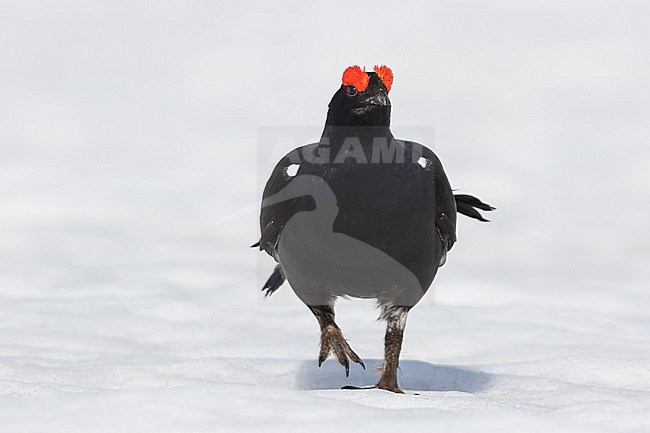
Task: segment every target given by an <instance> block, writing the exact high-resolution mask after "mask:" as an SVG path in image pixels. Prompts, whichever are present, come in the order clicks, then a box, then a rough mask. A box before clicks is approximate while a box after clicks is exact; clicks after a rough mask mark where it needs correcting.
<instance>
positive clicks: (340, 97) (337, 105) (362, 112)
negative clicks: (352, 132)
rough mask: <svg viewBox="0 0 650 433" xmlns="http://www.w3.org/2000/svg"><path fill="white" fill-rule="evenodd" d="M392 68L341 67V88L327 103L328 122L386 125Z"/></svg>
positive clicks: (340, 124)
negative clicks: (369, 70) (370, 69)
mask: <svg viewBox="0 0 650 433" xmlns="http://www.w3.org/2000/svg"><path fill="white" fill-rule="evenodd" d="M392 85H393V72H392V71H391V70H390V68H389V67H388V66H385V65H382V66H375V67H374V68H373V71H372V72H366V68H365V67H364V68H363V69H361V67H359V66H356V65H355V66H350V67H348V68H347V69H346V70H345V71H343V77H342V84H341V88H340V89H339V90H338V91H337V92H336V93H335V94H334V96H333V97H332V100H331V101H330V104H329V111H328V113H327V124H328V125H330V126H389V125H390V108H391V104H390V99H389V98H388V92H389V91H390V89H391V87H392Z"/></svg>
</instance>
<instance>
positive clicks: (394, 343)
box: [342, 306, 411, 394]
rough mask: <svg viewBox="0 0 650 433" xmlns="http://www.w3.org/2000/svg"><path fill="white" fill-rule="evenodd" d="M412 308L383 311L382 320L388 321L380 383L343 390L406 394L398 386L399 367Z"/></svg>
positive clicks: (391, 308)
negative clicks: (407, 318) (408, 317)
mask: <svg viewBox="0 0 650 433" xmlns="http://www.w3.org/2000/svg"><path fill="white" fill-rule="evenodd" d="M410 309H411V307H394V306H385V307H382V310H381V317H380V318H381V319H383V320H386V337H385V339H384V365H383V366H382V369H381V377H380V378H379V382H377V384H376V385H373V386H363V387H358V386H354V385H346V386H344V387H343V388H342V389H385V390H387V391H391V392H395V393H397V394H404V391H402V390H401V389H400V388H399V386H397V367H398V366H399V354H400V352H401V351H402V340H403V339H404V328H405V327H406V316H407V315H408V312H409V310H410Z"/></svg>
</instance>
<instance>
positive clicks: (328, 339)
mask: <svg viewBox="0 0 650 433" xmlns="http://www.w3.org/2000/svg"><path fill="white" fill-rule="evenodd" d="M330 354H334V356H335V357H336V359H337V360H338V362H339V364H341V365H342V366H343V367H345V376H346V377H348V376H350V362H356V363H357V364H359V365H361V367H363V369H364V370H365V369H366V366H365V364H364V363H363V361H362V360H361V358H359V355H357V354H356V353H354V350H352V348H351V347H350V345H349V344H348V342H347V341H345V338H343V333H342V332H341V329H340V328H339V327H338V326H336V325H327V326H326V327H325V328H323V330H322V331H321V335H320V354H319V356H318V366H319V367H320V366H321V365H322V364H323V362H325V360H326V359H327V358H328V357H329V356H330Z"/></svg>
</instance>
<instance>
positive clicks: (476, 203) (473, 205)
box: [454, 194, 496, 222]
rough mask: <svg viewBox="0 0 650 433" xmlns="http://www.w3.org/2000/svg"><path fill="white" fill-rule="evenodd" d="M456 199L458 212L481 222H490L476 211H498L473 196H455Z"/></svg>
mask: <svg viewBox="0 0 650 433" xmlns="http://www.w3.org/2000/svg"><path fill="white" fill-rule="evenodd" d="M454 198H455V199H456V210H457V211H458V213H462V214H463V215H466V216H468V217H470V218H474V219H477V220H479V221H483V222H488V221H490V220H487V219H485V218H483V215H481V214H480V212H479V211H478V210H476V209H480V210H484V211H488V212H489V211H492V210H494V209H496V208H495V207H492V206H490V205H489V204H487V203H483V202H482V201H481V200H479V199H478V198H476V197H474V196H472V195H468V194H454Z"/></svg>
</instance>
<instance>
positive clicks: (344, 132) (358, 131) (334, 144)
mask: <svg viewBox="0 0 650 433" xmlns="http://www.w3.org/2000/svg"><path fill="white" fill-rule="evenodd" d="M350 139H353V140H358V141H359V142H360V143H361V145H362V146H363V147H371V146H373V144H375V143H376V140H377V139H381V140H386V139H388V141H392V140H394V138H393V134H392V133H391V131H390V126H389V125H381V126H362V125H354V126H336V125H325V129H324V130H323V135H322V136H321V139H320V142H319V146H321V147H322V146H328V147H329V148H330V149H338V148H340V147H341V146H342V145H343V144H344V143H345V142H346V140H350Z"/></svg>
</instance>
